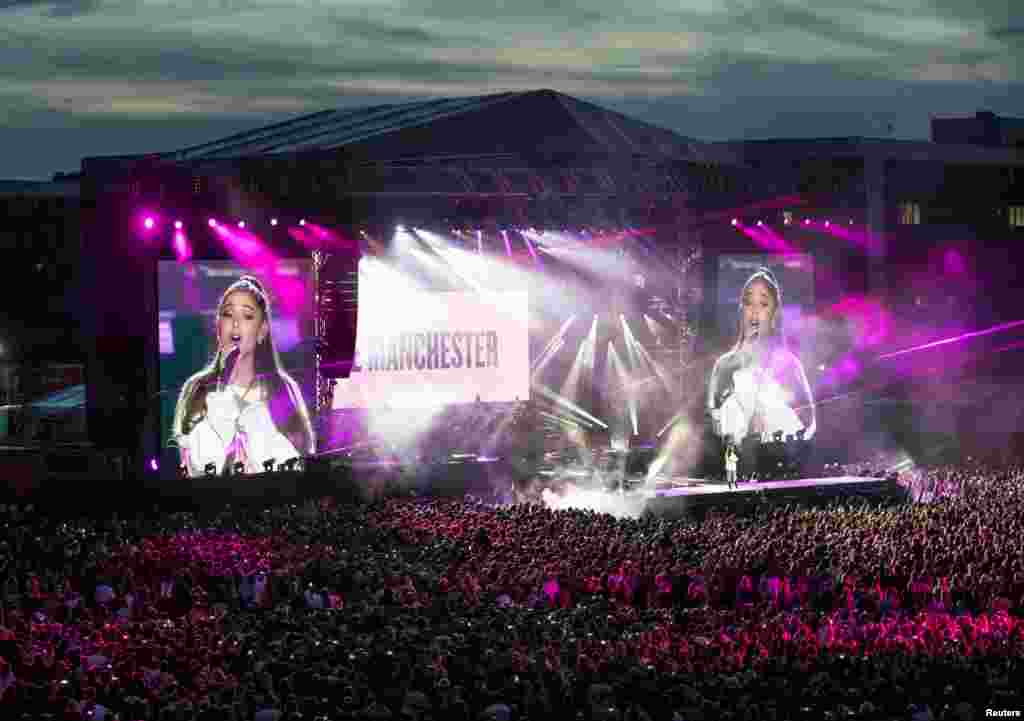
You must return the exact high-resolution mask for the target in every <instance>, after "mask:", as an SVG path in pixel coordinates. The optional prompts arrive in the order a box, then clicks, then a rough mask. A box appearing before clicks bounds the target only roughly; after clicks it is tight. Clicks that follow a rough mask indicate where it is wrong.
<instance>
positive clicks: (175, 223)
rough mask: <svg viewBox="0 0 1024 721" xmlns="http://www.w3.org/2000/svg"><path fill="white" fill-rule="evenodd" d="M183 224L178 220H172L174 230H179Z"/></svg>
mask: <svg viewBox="0 0 1024 721" xmlns="http://www.w3.org/2000/svg"><path fill="white" fill-rule="evenodd" d="M184 225H185V224H184V223H182V222H181V221H180V220H176V221H174V229H175V230H181V229H182V228H183V227H184Z"/></svg>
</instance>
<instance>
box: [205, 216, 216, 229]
mask: <svg viewBox="0 0 1024 721" xmlns="http://www.w3.org/2000/svg"><path fill="white" fill-rule="evenodd" d="M206 224H207V225H209V226H210V227H211V228H216V227H217V221H216V220H214V219H213V218H210V219H209V220H208V221H206Z"/></svg>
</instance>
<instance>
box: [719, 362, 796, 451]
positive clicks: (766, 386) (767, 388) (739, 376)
mask: <svg viewBox="0 0 1024 721" xmlns="http://www.w3.org/2000/svg"><path fill="white" fill-rule="evenodd" d="M733 383H735V391H734V392H733V394H732V395H731V396H729V398H728V399H726V401H725V403H723V404H722V407H721V409H720V413H721V428H722V435H723V436H725V437H730V438H732V439H733V441H735V442H737V443H738V442H740V441H742V440H743V439H744V438H745V437H746V436H747V434H748V431H749V430H750V422H751V420H753V418H754V413H755V411H756V410H757V409H758V408H760V411H761V418H762V420H763V421H764V427H763V429H762V434H761V440H762V441H769V440H771V439H772V437H773V436H774V434H775V433H776V432H778V431H782V435H783V436H786V435H795V434H796V433H797V431H801V430H803V429H804V424H803V423H801V422H800V418H799V416H797V414H796V411H794V410H793V409H792V408H791V407H790V403H791V402H792V401H791V400H790V399H788V398H787V397H786V391H785V389H784V388H783V387H782V384H780V383H779V382H778V381H776V380H775V379H774V378H773V377H772V376H771V374H770V373H768V372H766V371H764V370H763V369H761V368H757V367H754V368H743V369H741V370H738V371H736V373H735V375H734V376H733Z"/></svg>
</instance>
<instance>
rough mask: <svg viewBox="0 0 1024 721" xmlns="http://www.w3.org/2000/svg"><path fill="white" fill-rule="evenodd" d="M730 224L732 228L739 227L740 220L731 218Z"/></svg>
mask: <svg viewBox="0 0 1024 721" xmlns="http://www.w3.org/2000/svg"><path fill="white" fill-rule="evenodd" d="M732 224H733V226H734V227H735V226H737V225H739V224H740V219H739V218H733V219H732Z"/></svg>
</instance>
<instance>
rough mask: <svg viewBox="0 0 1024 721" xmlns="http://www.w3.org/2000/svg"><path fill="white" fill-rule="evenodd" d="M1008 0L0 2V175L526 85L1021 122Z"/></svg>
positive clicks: (759, 130)
mask: <svg viewBox="0 0 1024 721" xmlns="http://www.w3.org/2000/svg"><path fill="white" fill-rule="evenodd" d="M1022 5H1024V3H1019V2H1017V0H872V1H868V2H861V3H853V2H849V1H847V2H841V1H839V0H792V1H787V0H781V1H780V0H724V1H723V0H632V2H629V3H623V2H622V1H621V0H615V1H614V2H612V1H611V0H582V1H581V2H574V3H570V2H567V3H564V7H563V4H560V3H558V2H554V0H517V1H516V2H499V3H497V4H490V5H488V4H487V3H480V2H475V1H470V0H364V1H363V2H341V1H335V0H319V1H316V0H314V1H312V2H311V1H309V0H291V1H290V2H280V1H274V0H206V1H204V2H195V1H194V0H174V1H172V2H136V1H133V0H57V1H50V2H46V1H42V2H40V1H36V0H0V68H2V71H0V150H2V161H0V178H19V177H20V178H46V177H49V176H51V175H52V174H53V173H54V172H56V171H74V170H77V169H78V167H79V164H80V161H81V158H82V157H83V156H90V155H114V154H122V153H125V154H129V153H144V152H157V151H166V150H174V149H177V148H180V147H184V146H187V145H190V144H195V143H199V142H204V141H209V140H215V139H217V138H219V137H222V136H224V135H227V134H230V133H232V132H237V131H240V130H245V129H252V128H257V127H259V126H261V125H263V124H266V123H270V122H274V121H278V120H283V119H286V118H290V117H295V116H297V115H302V114H305V113H310V112H315V111H317V110H323V109H327V108H343V107H353V106H362V105H369V104H375V103H383V102H400V101H406V100H417V99H424V98H434V97H444V96H453V95H478V94H487V93H495V92H502V91H508V90H530V89H538V88H551V89H554V90H558V91H561V92H564V93H568V94H570V95H574V96H576V97H579V98H582V99H585V100H590V101H593V102H596V103H599V104H601V105H604V106H606V107H609V108H612V109H615V110H619V111H622V112H626V113H629V114H631V115H634V116H636V117H638V118H641V119H643V120H647V121H649V122H653V123H656V124H659V125H662V126H664V127H668V128H671V129H673V130H676V131H678V132H680V133H682V134H684V135H687V136H691V137H694V138H698V139H702V140H725V139H741V138H764V137H824V136H838V135H862V136H872V137H895V138H919V139H924V138H927V137H928V121H929V116H930V115H950V114H953V115H968V114H973V113H974V112H975V111H977V110H979V109H988V110H993V111H995V112H997V113H1002V114H1006V115H1017V116H1024V9H1014V7H1016V8H1021V6H1022ZM537 122H543V118H537ZM486 131H487V130H486V129H485V128H481V132H486Z"/></svg>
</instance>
